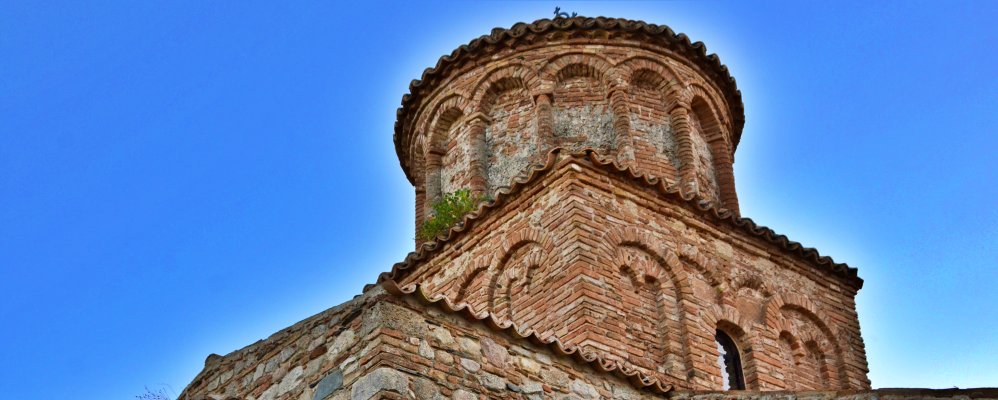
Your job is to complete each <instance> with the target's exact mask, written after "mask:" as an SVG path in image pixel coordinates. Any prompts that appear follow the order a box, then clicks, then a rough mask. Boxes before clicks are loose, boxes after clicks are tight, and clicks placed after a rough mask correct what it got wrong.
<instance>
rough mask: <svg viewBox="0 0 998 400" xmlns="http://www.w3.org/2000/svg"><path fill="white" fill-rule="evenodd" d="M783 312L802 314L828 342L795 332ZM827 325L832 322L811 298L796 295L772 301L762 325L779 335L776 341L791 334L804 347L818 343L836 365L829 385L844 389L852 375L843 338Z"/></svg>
mask: <svg viewBox="0 0 998 400" xmlns="http://www.w3.org/2000/svg"><path fill="white" fill-rule="evenodd" d="M782 310H796V311H798V312H800V313H801V314H803V315H804V317H805V318H807V319H808V320H810V321H809V322H810V323H811V324H812V325H813V327H814V328H815V329H816V330H817V331H819V332H821V334H822V335H823V336H824V338H815V337H813V335H812V336H808V337H804V335H805V334H806V333H805V332H800V331H795V330H793V329H792V326H791V325H790V324H789V323H788V322H787V321H786V320H785V317H784V316H783V314H782V313H781V311H782ZM827 321H830V319H829V318H828V316H827V315H825V313H824V312H823V311H821V309H819V308H818V307H817V306H816V305H815V304H814V302H812V301H811V300H810V299H809V298H807V297H805V296H802V295H800V294H796V293H786V294H777V295H774V296H773V297H771V298H770V299H769V301H768V302H767V303H766V308H765V311H764V313H763V321H762V323H763V324H764V325H765V326H766V327H767V329H766V331H767V332H769V333H770V334H771V335H776V337H778V335H779V334H780V332H781V331H788V332H790V333H792V334H794V335H795V337H797V338H798V339H799V340H800V341H801V343H807V342H808V340H814V341H815V343H818V344H819V345H820V346H819V349H821V351H822V352H823V354H824V355H825V356H826V357H828V358H831V361H832V362H833V363H834V365H833V366H830V367H829V368H830V371H833V372H830V373H834V376H829V378H831V379H829V382H831V383H832V384H837V385H838V386H840V387H846V386H847V384H848V381H849V374H848V371H847V368H846V365H845V358H844V356H843V351H842V349H843V347H844V346H843V345H842V344H841V343H839V342H838V340H839V335H838V332H837V330H836V329H835V328H834V326H833V325H829V324H828V322H827ZM826 344H827V345H826ZM832 368H834V369H832Z"/></svg>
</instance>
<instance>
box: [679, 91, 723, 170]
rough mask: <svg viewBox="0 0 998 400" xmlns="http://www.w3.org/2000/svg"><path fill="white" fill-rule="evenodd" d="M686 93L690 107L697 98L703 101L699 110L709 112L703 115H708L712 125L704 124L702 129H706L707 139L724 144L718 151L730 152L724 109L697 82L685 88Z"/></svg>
mask: <svg viewBox="0 0 998 400" xmlns="http://www.w3.org/2000/svg"><path fill="white" fill-rule="evenodd" d="M686 93H687V94H686V96H687V99H688V103H689V104H690V107H691V108H693V107H696V106H695V105H694V102H697V101H698V100H699V101H702V102H703V108H702V110H700V111H702V112H704V113H705V114H709V115H705V116H706V117H709V119H710V120H711V121H710V122H711V123H712V125H711V126H710V127H709V128H708V127H707V126H704V130H705V131H708V132H707V135H708V136H707V141H708V142H712V143H713V142H715V141H721V142H722V143H723V144H724V147H721V148H719V149H718V151H724V152H725V153H726V154H730V153H731V141H730V138H729V137H728V134H727V133H728V131H729V130H730V129H729V127H728V125H729V122H728V118H727V117H726V115H725V114H724V109H722V108H720V107H719V106H718V104H717V102H716V101H715V100H714V96H713V95H712V94H711V93H710V92H707V91H706V90H705V89H704V88H703V87H701V86H699V85H697V84H692V85H690V86H689V88H688V89H687V90H686Z"/></svg>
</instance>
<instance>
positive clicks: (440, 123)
mask: <svg viewBox="0 0 998 400" xmlns="http://www.w3.org/2000/svg"><path fill="white" fill-rule="evenodd" d="M468 114H469V112H468V107H467V101H466V100H465V99H464V97H462V96H460V95H457V94H453V95H450V96H447V97H446V98H445V99H443V100H442V101H441V102H439V103H437V104H436V105H435V106H434V107H433V111H432V113H431V114H430V115H431V117H430V118H429V119H428V120H427V125H426V127H425V129H424V130H423V132H424V133H425V134H428V135H429V137H428V140H426V142H427V145H428V146H427V148H426V150H427V151H428V152H433V151H441V150H446V149H441V148H440V146H441V145H442V144H443V143H445V142H444V140H445V139H446V138H445V137H444V136H446V134H447V132H446V130H444V129H445V128H446V129H449V128H450V127H451V126H453V124H454V123H456V122H458V120H459V119H460V118H461V117H463V116H465V115H468ZM441 130H444V131H443V132H442V133H441Z"/></svg>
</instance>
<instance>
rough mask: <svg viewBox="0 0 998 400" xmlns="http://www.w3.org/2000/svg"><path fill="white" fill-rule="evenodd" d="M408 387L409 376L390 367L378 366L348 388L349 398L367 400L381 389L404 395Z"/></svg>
mask: <svg viewBox="0 0 998 400" xmlns="http://www.w3.org/2000/svg"><path fill="white" fill-rule="evenodd" d="M408 389H409V378H408V377H406V376H405V375H404V374H402V373H401V372H399V371H396V370H394V369H391V368H378V369H376V370H374V371H371V373H369V374H368V375H365V376H363V377H361V378H360V379H358V380H357V382H355V383H354V385H353V388H352V389H351V390H350V398H351V400H367V399H370V398H372V397H374V395H376V394H378V393H379V392H382V391H392V392H395V393H398V394H402V395H405V394H407V392H408Z"/></svg>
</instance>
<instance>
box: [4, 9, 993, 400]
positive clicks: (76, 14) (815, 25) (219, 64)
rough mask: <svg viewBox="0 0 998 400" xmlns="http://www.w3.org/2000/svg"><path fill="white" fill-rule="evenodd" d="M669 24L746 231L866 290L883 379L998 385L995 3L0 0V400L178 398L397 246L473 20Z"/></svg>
mask: <svg viewBox="0 0 998 400" xmlns="http://www.w3.org/2000/svg"><path fill="white" fill-rule="evenodd" d="M556 5H560V6H561V7H562V8H564V9H565V10H567V11H576V12H578V13H580V14H582V15H587V16H595V15H606V16H621V17H627V18H635V19H644V20H647V21H650V22H655V23H661V24H666V25H669V26H671V27H672V28H673V29H675V30H676V31H678V32H685V33H687V34H688V35H689V36H690V37H691V38H693V39H694V40H701V41H704V42H705V43H707V46H708V49H709V51H710V52H716V53H718V54H719V55H720V57H721V60H722V61H723V62H724V63H725V64H726V65H728V67H729V68H730V69H731V71H732V73H733V75H734V76H735V77H736V78H737V79H738V86H739V88H740V89H741V90H742V93H743V96H744V100H745V109H746V114H747V118H746V119H747V123H746V125H745V130H744V134H743V139H742V142H741V145H740V147H739V149H738V153H737V155H736V163H735V173H736V177H737V186H738V190H739V194H740V199H741V207H742V211H743V213H744V215H745V216H748V217H751V218H753V219H755V220H756V221H758V222H759V223H761V224H764V225H767V226H770V227H772V228H774V229H775V230H776V231H777V232H780V233H784V234H787V235H788V236H790V237H791V238H792V239H794V240H797V241H800V242H802V243H804V244H806V245H809V246H814V247H817V248H818V249H819V250H821V252H822V253H823V254H828V255H831V256H833V257H834V258H835V259H836V260H837V261H841V262H848V263H849V264H850V265H852V266H855V267H858V268H859V269H860V275H861V276H862V277H863V278H864V279H865V280H866V286H865V288H864V289H863V290H862V291H861V292H860V295H859V298H858V302H859V303H858V307H859V312H860V320H861V323H862V329H863V336H864V338H865V340H866V345H867V353H868V357H869V364H870V369H871V372H870V378H871V379H872V380H873V385H874V386H875V387H898V386H902V387H904V386H908V387H911V386H915V387H952V386H960V387H974V386H996V385H998V362H996V359H998V307H996V304H998V287H996V286H998V211H996V209H995V205H996V202H998V200H996V199H998V161H996V153H998V112H996V106H998V79H996V71H998V51H996V49H998V28H996V26H998V25H996V24H995V22H994V21H996V20H998V7H996V5H995V3H994V2H983V1H982V2H976V3H975V2H938V3H925V2H891V1H884V2H881V1H875V2H870V1H861V2H849V3H844V2H791V3H779V2H765V3H748V2H733V3H728V2H718V1H714V2H699V3H685V2H668V3H656V2H640V3H569V2H557V3H555V2H516V3H492V2H475V3H429V4H418V5H417V4H410V3H402V2H399V3H380V4H363V5H361V4H359V2H358V4H338V3H337V4H334V3H332V2H204V1H171V2H123V1H122V2H61V3H60V2H52V3H49V4H41V2H10V1H8V2H3V3H2V4H0V343H2V344H0V360H3V362H0V397H3V398H9V399H52V398H73V399H131V398H134V396H135V395H138V394H141V393H142V392H143V387H144V386H149V387H150V388H160V387H164V388H170V389H169V390H172V391H173V392H174V393H179V392H180V390H181V389H182V388H183V387H184V386H185V385H186V384H187V383H188V382H189V381H190V380H191V379H192V378H193V377H194V376H195V375H196V374H197V373H198V372H199V371H200V370H201V368H202V366H203V361H204V359H205V357H206V356H207V355H208V354H209V353H219V354H225V353H228V352H230V351H232V350H235V349H238V348H240V347H243V346H245V345H248V344H250V343H252V342H254V341H256V340H258V339H261V338H265V337H267V336H268V335H270V334H271V333H273V332H275V331H277V330H279V329H281V328H283V327H286V326H288V325H290V324H292V323H294V322H296V321H299V320H301V319H303V318H305V317H308V316H309V315H312V314H314V313H316V312H319V311H321V310H323V309H326V308H328V307H330V306H333V305H336V304H338V303H341V302H343V301H345V300H347V299H349V298H351V297H352V296H354V295H356V294H358V293H360V290H361V287H362V286H363V285H364V284H365V283H370V282H373V281H374V280H375V277H376V275H377V274H378V273H379V272H381V271H384V270H386V269H388V268H390V266H391V264H392V263H394V262H396V261H399V260H401V259H402V258H403V257H404V256H405V254H406V253H407V252H408V251H410V250H411V249H412V246H413V245H412V237H413V232H412V230H413V223H412V220H413V211H412V210H413V207H412V204H413V193H412V188H411V186H409V184H408V182H407V181H406V180H405V177H404V176H403V174H402V171H401V169H400V168H399V167H398V160H397V159H396V157H395V152H394V149H393V145H392V141H391V135H392V125H393V123H394V117H395V109H396V107H397V106H398V104H399V100H400V97H401V95H402V94H403V93H404V92H406V91H407V90H408V84H409V80H410V79H414V78H417V77H418V76H419V75H420V73H421V71H422V70H423V68H425V67H428V66H431V65H433V64H434V63H435V62H436V59H437V58H438V57H439V56H441V55H442V54H445V53H449V52H450V51H451V50H452V49H453V48H455V47H457V46H458V45H460V44H463V43H467V42H468V41H470V40H471V39H472V38H474V37H477V36H479V35H482V34H486V33H488V32H489V30H490V29H491V28H492V27H495V26H502V27H507V26H510V25H512V24H513V23H515V22H517V21H532V20H534V19H538V18H542V17H549V16H550V15H551V12H552V10H553V8H554V7H555V6H556Z"/></svg>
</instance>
